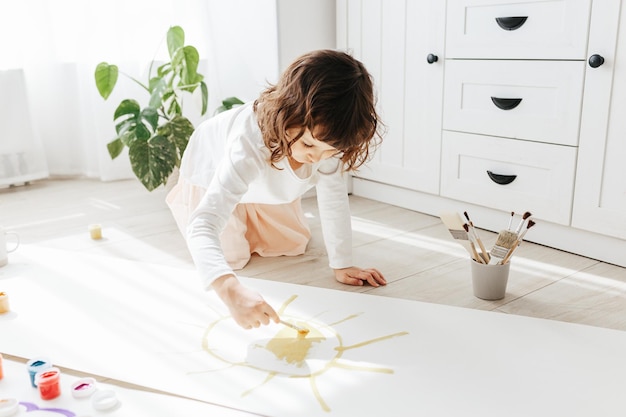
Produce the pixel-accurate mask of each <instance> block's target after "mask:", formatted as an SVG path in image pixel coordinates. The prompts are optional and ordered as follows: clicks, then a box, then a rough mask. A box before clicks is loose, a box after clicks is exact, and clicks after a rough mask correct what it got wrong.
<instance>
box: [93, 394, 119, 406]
mask: <svg viewBox="0 0 626 417" xmlns="http://www.w3.org/2000/svg"><path fill="white" fill-rule="evenodd" d="M119 403H120V402H119V400H118V399H117V395H116V394H115V391H113V390H110V389H106V390H103V391H96V392H95V393H94V394H93V397H91V405H93V408H95V409H96V410H110V409H112V408H115V407H117V406H118V404H119Z"/></svg>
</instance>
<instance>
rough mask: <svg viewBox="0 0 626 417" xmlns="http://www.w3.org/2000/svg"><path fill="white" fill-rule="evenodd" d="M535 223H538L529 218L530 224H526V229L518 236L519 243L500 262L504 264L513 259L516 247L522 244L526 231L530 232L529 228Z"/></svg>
mask: <svg viewBox="0 0 626 417" xmlns="http://www.w3.org/2000/svg"><path fill="white" fill-rule="evenodd" d="M535 224H536V223H535V222H534V221H532V220H528V225H527V226H526V229H524V231H523V232H522V233H521V234H520V235H519V237H518V238H517V243H516V244H515V246H513V247H512V248H511V249H510V250H509V253H507V254H506V256H505V257H504V259H502V261H500V264H502V265H504V264H505V263H507V262H508V261H509V259H511V256H513V252H515V249H517V248H518V247H519V246H520V245H521V244H522V240H523V239H524V236H525V235H526V232H528V229H530V228H531V227H533V226H534V225H535Z"/></svg>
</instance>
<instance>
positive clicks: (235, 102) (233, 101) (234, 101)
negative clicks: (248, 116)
mask: <svg viewBox="0 0 626 417" xmlns="http://www.w3.org/2000/svg"><path fill="white" fill-rule="evenodd" d="M222 104H223V105H224V107H226V108H227V109H232V108H233V106H240V105H242V104H244V102H243V101H241V100H239V99H238V98H237V97H228V98H225V99H224V100H222Z"/></svg>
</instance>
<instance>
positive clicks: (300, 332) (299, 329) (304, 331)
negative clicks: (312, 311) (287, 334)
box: [280, 319, 309, 336]
mask: <svg viewBox="0 0 626 417" xmlns="http://www.w3.org/2000/svg"><path fill="white" fill-rule="evenodd" d="M280 323H281V324H284V325H285V326H287V327H291V328H292V329H294V330H296V331H297V332H298V336H306V335H307V334H309V329H305V328H304V327H300V326H296V325H295V324H293V323H289V322H288V321H284V320H283V319H280Z"/></svg>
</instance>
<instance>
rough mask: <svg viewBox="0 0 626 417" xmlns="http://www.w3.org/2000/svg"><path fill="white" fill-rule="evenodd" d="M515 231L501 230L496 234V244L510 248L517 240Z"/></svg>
mask: <svg viewBox="0 0 626 417" xmlns="http://www.w3.org/2000/svg"><path fill="white" fill-rule="evenodd" d="M517 237H518V235H517V233H514V232H511V231H510V230H502V231H501V232H500V233H499V234H498V240H496V246H502V247H503V248H510V247H512V246H513V245H514V244H515V241H516V240H517Z"/></svg>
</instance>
